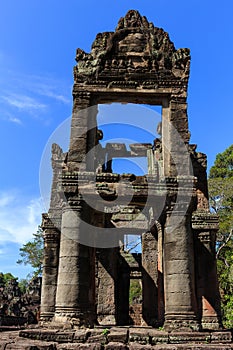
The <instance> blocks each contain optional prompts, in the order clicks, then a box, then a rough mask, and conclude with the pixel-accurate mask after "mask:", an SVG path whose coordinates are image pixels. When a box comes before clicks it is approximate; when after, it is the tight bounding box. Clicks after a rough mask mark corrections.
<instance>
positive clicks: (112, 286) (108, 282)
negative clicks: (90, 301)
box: [96, 248, 119, 325]
mask: <svg viewBox="0 0 233 350" xmlns="http://www.w3.org/2000/svg"><path fill="white" fill-rule="evenodd" d="M118 251H119V248H108V249H107V248H102V249H98V252H97V254H96V255H97V256H96V257H97V269H98V274H97V320H98V323H99V324H103V325H114V324H116V313H117V312H116V307H117V305H116V288H117V259H118Z"/></svg>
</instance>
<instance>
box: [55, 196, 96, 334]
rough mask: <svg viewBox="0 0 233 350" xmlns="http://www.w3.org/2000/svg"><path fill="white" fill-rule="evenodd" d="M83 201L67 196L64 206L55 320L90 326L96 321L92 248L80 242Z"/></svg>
mask: <svg viewBox="0 0 233 350" xmlns="http://www.w3.org/2000/svg"><path fill="white" fill-rule="evenodd" d="M86 213H87V208H85V209H84V203H83V201H82V200H81V199H80V198H79V197H78V196H77V197H74V196H73V197H70V198H69V199H68V203H67V204H66V205H65V206H64V208H63V213H62V227H61V243H60V257H59V272H58V285H57V296H56V309H55V318H54V320H55V322H62V323H63V322H67V321H68V322H69V321H70V322H72V324H74V325H77V326H83V325H84V326H87V327H91V326H93V324H94V321H95V311H94V308H95V300H94V298H93V291H94V289H95V274H94V266H95V261H94V249H93V248H90V247H88V246H84V245H82V244H80V243H79V236H80V234H81V232H82V230H83V229H84V227H83V214H85V215H86Z"/></svg>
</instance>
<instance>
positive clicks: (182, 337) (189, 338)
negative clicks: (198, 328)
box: [168, 332, 210, 344]
mask: <svg viewBox="0 0 233 350" xmlns="http://www.w3.org/2000/svg"><path fill="white" fill-rule="evenodd" d="M168 338H169V343H171V344H180V343H190V342H195V343H210V333H207V332H204V333H202V332H172V333H170V334H169V336H168Z"/></svg>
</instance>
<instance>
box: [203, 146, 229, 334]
mask: <svg viewBox="0 0 233 350" xmlns="http://www.w3.org/2000/svg"><path fill="white" fill-rule="evenodd" d="M208 185H209V197H210V206H211V209H212V211H213V212H215V213H216V214H218V216H219V232H218V234H217V253H216V255H217V259H218V261H217V263H218V274H219V282H220V291H221V295H222V309H223V312H224V315H223V317H224V319H223V321H224V324H225V326H226V327H233V145H231V146H230V147H228V148H227V149H226V150H225V151H224V152H222V153H219V154H218V155H217V156H216V160H215V163H214V166H213V167H212V168H211V169H210V174H209V180H208Z"/></svg>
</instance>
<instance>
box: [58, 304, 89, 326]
mask: <svg viewBox="0 0 233 350" xmlns="http://www.w3.org/2000/svg"><path fill="white" fill-rule="evenodd" d="M53 321H54V322H55V323H63V324H67V325H68V324H70V325H71V326H76V327H87V328H92V327H94V325H95V315H94V313H93V312H92V311H89V310H85V312H83V311H80V310H77V309H74V308H68V307H67V308H65V309H64V308H56V312H55V315H54V318H53Z"/></svg>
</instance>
